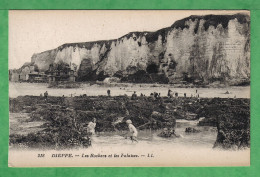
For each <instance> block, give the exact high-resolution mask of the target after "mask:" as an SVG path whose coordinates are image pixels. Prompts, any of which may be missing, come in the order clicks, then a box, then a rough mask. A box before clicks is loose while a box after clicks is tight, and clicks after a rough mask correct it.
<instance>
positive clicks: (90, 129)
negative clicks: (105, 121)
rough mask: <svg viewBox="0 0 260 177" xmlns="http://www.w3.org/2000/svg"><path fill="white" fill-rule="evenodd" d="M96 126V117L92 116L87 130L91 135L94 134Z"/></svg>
mask: <svg viewBox="0 0 260 177" xmlns="http://www.w3.org/2000/svg"><path fill="white" fill-rule="evenodd" d="M95 128H96V118H93V119H92V121H90V122H89V123H88V127H87V132H88V133H89V134H91V135H95Z"/></svg>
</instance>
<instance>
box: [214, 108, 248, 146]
mask: <svg viewBox="0 0 260 177" xmlns="http://www.w3.org/2000/svg"><path fill="white" fill-rule="evenodd" d="M249 110H250V109H249V105H248V106H244V107H240V108H239V109H238V108H236V107H229V109H227V110H226V112H225V113H222V114H220V115H219V116H218V120H217V128H218V135H217V140H216V142H215V144H214V148H224V149H241V148H245V147H250V112H249Z"/></svg>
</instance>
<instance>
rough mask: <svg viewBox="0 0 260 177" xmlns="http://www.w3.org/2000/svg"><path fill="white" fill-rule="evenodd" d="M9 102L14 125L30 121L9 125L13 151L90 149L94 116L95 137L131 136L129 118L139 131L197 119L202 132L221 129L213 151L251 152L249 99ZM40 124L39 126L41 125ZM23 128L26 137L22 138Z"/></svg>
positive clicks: (103, 98) (33, 98)
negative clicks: (16, 117) (31, 125)
mask: <svg viewBox="0 0 260 177" xmlns="http://www.w3.org/2000/svg"><path fill="white" fill-rule="evenodd" d="M9 101H10V102H9V106H10V120H12V119H14V117H12V114H18V113H19V115H20V116H21V115H26V116H27V117H26V118H24V119H21V120H20V122H21V123H20V131H19V128H18V129H17V128H16V131H12V129H13V128H14V127H13V125H14V124H12V122H11V123H10V145H11V146H14V147H15V146H16V147H19V146H26V147H28V148H50V147H52V148H58V149H59V148H73V147H76V146H86V147H88V146H89V145H91V139H89V137H88V135H87V134H86V130H85V128H86V125H87V124H88V122H89V121H91V120H92V118H94V117H95V118H96V119H97V126H96V132H100V133H101V134H102V133H104V132H120V133H121V134H122V132H124V131H127V125H126V123H125V121H126V120H127V119H131V120H132V121H133V124H134V125H135V126H136V127H137V129H138V130H159V132H161V131H162V129H164V128H175V127H176V120H177V121H178V120H187V121H194V120H196V121H197V126H198V127H201V126H210V127H216V128H217V137H216V141H215V143H214V144H212V147H215V148H217V147H219V148H224V149H241V148H245V147H250V116H249V115H250V109H249V106H250V100H249V99H239V98H236V99H234V98H184V97H178V98H168V97H161V98H157V99H155V98H154V97H137V98H136V99H134V100H133V99H131V97H128V96H115V97H108V96H99V97H97V96H76V97H53V96H49V97H48V98H47V99H46V98H44V97H40V96H19V97H17V98H10V100H9ZM18 121H19V120H18ZM22 122H26V123H27V124H29V123H33V122H35V123H36V126H34V128H35V130H33V131H31V132H30V131H29V130H30V129H27V130H26V127H22V125H23V124H22ZM37 122H38V123H39V122H40V123H39V124H38V125H37ZM17 126H18V127H19V123H18V125H17ZM24 129H25V132H24V133H21V132H22V131H24ZM195 129H196V127H195ZM188 131H189V129H188ZM120 133H119V134H120ZM189 133H196V131H195V132H194V130H193V131H191V132H189Z"/></svg>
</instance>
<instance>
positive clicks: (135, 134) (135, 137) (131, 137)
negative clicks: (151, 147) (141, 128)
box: [126, 119, 138, 142]
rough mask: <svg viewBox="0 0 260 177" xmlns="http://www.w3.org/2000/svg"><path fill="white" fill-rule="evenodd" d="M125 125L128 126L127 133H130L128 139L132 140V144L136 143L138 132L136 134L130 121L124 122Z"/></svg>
mask: <svg viewBox="0 0 260 177" xmlns="http://www.w3.org/2000/svg"><path fill="white" fill-rule="evenodd" d="M126 123H127V125H128V128H129V132H130V139H131V140H132V142H133V141H136V142H138V140H137V135H138V132H137V130H136V128H135V126H134V125H133V124H132V121H131V120H130V119H128V120H127V121H126ZM126 138H127V136H126Z"/></svg>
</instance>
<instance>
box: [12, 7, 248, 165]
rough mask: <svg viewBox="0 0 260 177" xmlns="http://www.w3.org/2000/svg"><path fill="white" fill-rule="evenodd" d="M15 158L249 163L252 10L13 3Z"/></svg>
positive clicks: (19, 161)
mask: <svg viewBox="0 0 260 177" xmlns="http://www.w3.org/2000/svg"><path fill="white" fill-rule="evenodd" d="M8 52H9V59H8V61H9V63H8V64H9V154H8V158H9V159H8V165H9V167H172V166H184V167H185V166H196V167H205V166H250V11H246V10H10V11H9V49H8Z"/></svg>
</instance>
